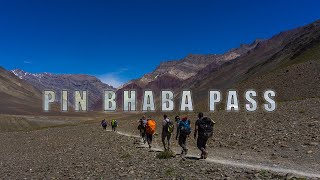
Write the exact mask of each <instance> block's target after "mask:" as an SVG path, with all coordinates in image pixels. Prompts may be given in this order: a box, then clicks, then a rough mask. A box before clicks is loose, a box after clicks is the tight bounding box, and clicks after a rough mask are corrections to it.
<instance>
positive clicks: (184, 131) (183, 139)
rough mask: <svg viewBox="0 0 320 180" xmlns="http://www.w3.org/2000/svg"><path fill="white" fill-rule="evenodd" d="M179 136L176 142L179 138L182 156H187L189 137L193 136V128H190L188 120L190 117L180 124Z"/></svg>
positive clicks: (183, 119)
mask: <svg viewBox="0 0 320 180" xmlns="http://www.w3.org/2000/svg"><path fill="white" fill-rule="evenodd" d="M177 129H178V130H177V136H176V140H177V139H178V137H179V145H180V146H181V147H182V152H181V155H183V154H184V155H187V153H188V148H187V137H189V135H190V134H191V131H192V130H191V126H190V120H188V117H184V118H182V121H180V122H179V125H178V128H177Z"/></svg>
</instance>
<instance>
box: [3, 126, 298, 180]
mask: <svg viewBox="0 0 320 180" xmlns="http://www.w3.org/2000/svg"><path fill="white" fill-rule="evenodd" d="M0 139H1V140H0V145H1V148H0V177H1V179H69V178H71V179H88V178H89V179H177V178H178V179H286V178H287V179H290V178H293V177H294V176H293V175H292V174H290V173H289V174H286V173H272V172H269V171H266V170H250V169H248V168H241V167H233V166H229V165H223V164H217V163H208V162H206V161H200V160H193V159H184V158H182V157H180V156H176V157H175V158H171V159H165V160H163V159H157V158H156V155H157V153H159V152H156V151H150V150H149V149H148V148H137V147H139V145H138V144H137V138H136V137H128V136H123V135H120V134H117V133H114V132H110V131H103V130H102V129H101V128H100V127H98V126H97V125H93V124H88V125H79V126H70V127H60V128H50V129H44V130H39V131H31V132H10V133H0Z"/></svg>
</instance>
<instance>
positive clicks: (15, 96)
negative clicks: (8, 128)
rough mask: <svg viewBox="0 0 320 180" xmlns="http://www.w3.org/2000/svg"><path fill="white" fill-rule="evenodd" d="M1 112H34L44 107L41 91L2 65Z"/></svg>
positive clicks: (0, 73) (0, 80) (0, 84)
mask: <svg viewBox="0 0 320 180" xmlns="http://www.w3.org/2000/svg"><path fill="white" fill-rule="evenodd" d="M0 77H1V78H0V99H1V101H0V113H1V114H32V112H35V111H39V110H41V109H42V107H41V106H42V104H41V92H40V91H38V90H37V89H35V88H34V87H33V86H31V85H29V84H27V83H26V82H25V81H23V80H21V79H19V78H18V77H16V76H15V75H14V74H13V73H11V72H10V71H7V70H5V69H4V68H2V67H0Z"/></svg>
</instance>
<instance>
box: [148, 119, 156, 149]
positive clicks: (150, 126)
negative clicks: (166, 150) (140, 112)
mask: <svg viewBox="0 0 320 180" xmlns="http://www.w3.org/2000/svg"><path fill="white" fill-rule="evenodd" d="M155 132H156V121H155V120H153V119H151V117H149V118H148V120H147V124H146V139H147V142H148V145H149V148H150V149H151V145H152V137H153V135H154V134H155Z"/></svg>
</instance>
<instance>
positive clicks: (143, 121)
mask: <svg viewBox="0 0 320 180" xmlns="http://www.w3.org/2000/svg"><path fill="white" fill-rule="evenodd" d="M138 123H139V125H138V130H139V131H140V136H141V138H142V140H143V143H146V124H147V118H146V116H145V115H143V116H142V118H141V119H140V120H139V121H138Z"/></svg>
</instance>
